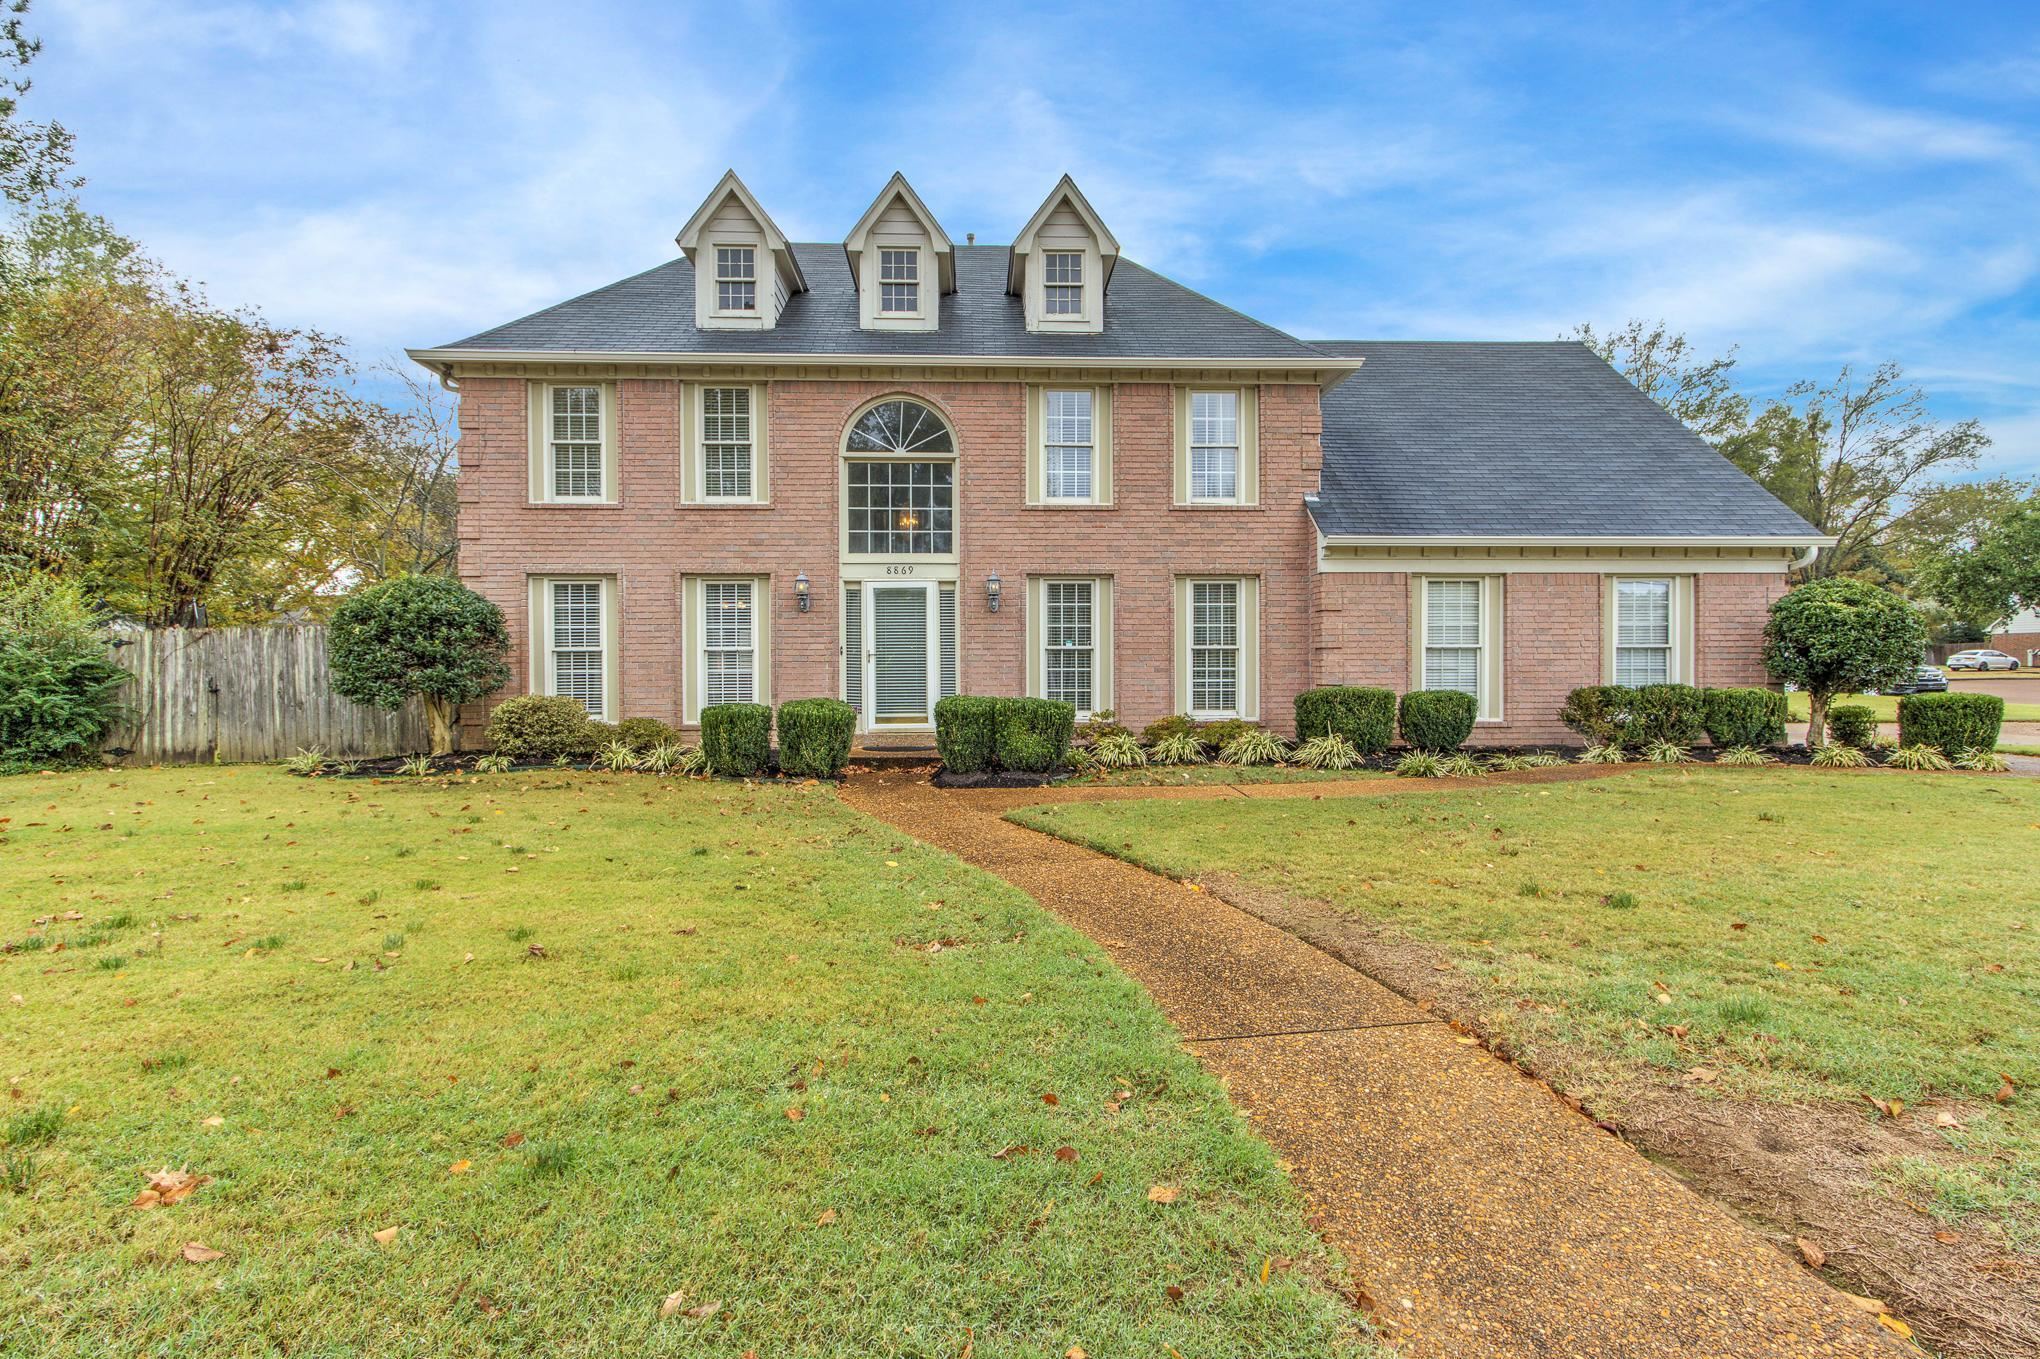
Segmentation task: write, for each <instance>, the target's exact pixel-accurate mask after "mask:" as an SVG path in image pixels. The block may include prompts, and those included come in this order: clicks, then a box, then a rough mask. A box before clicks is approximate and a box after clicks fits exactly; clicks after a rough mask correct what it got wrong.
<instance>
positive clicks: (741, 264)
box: [715, 245, 758, 312]
mask: <svg viewBox="0 0 2040 1359" xmlns="http://www.w3.org/2000/svg"><path fill="white" fill-rule="evenodd" d="M715 308H716V310H717V311H739V312H754V311H756V310H758V252H757V250H756V248H755V247H752V246H748V245H719V246H717V247H716V248H715Z"/></svg>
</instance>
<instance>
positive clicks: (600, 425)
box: [539, 382, 616, 505]
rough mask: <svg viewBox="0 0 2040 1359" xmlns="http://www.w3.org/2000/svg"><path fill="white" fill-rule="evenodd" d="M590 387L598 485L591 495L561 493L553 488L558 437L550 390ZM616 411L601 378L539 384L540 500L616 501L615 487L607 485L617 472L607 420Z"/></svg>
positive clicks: (566, 502) (569, 502)
mask: <svg viewBox="0 0 2040 1359" xmlns="http://www.w3.org/2000/svg"><path fill="white" fill-rule="evenodd" d="M581 388H592V389H594V392H595V449H596V467H597V469H598V472H599V475H600V478H601V483H602V484H601V486H600V487H599V488H598V489H597V490H596V493H595V494H594V495H561V494H559V493H558V491H557V490H555V489H554V488H555V487H557V486H558V485H559V480H558V475H557V473H558V467H557V463H556V460H555V458H554V456H553V454H554V449H555V446H556V445H557V444H558V442H559V441H558V440H556V439H554V438H553V393H554V392H561V391H572V390H576V389H581ZM614 416H615V413H614V412H613V411H612V410H611V409H610V401H609V386H608V384H607V383H602V382H547V383H542V384H541V385H540V387H539V421H540V424H539V437H540V438H541V439H542V440H543V441H544V447H543V450H542V453H541V466H540V468H539V489H540V490H541V491H542V492H543V497H542V498H543V500H544V501H545V503H547V504H551V505H607V504H610V503H612V502H614V501H615V499H616V496H615V494H614V492H615V490H616V488H615V487H614V486H612V485H610V478H612V477H613V476H615V475H616V472H615V469H614V468H612V467H611V465H610V463H611V459H610V456H609V449H610V446H611V439H610V421H611V420H612V419H614Z"/></svg>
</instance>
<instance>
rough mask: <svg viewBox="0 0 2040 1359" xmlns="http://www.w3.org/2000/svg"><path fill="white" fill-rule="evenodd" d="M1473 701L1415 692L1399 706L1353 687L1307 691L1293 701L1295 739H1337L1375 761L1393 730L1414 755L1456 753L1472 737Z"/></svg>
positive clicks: (1448, 693)
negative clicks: (1400, 732) (1420, 752)
mask: <svg viewBox="0 0 2040 1359" xmlns="http://www.w3.org/2000/svg"><path fill="white" fill-rule="evenodd" d="M1474 716H1475V705H1474V701H1473V695H1471V694H1462V693H1460V692H1459V691H1457V690H1455V689H1417V690H1413V691H1412V692H1410V693H1407V694H1404V695H1403V696H1402V700H1401V702H1400V704H1398V702H1397V701H1396V696H1395V691H1394V690H1393V689H1376V688H1367V687H1364V686H1361V685H1353V684H1334V685H1326V686H1324V687H1322V688H1317V689H1306V690H1304V691H1303V692H1302V693H1300V694H1298V695H1297V696H1296V735H1297V738H1298V739H1299V740H1304V741H1308V740H1310V739H1312V738H1313V737H1318V736H1326V735H1330V736H1340V737H1344V738H1345V739H1346V741H1347V742H1348V743H1349V744H1351V745H1352V747H1353V749H1354V750H1355V751H1357V752H1359V753H1360V754H1362V755H1379V754H1381V752H1382V751H1384V750H1387V749H1388V746H1389V742H1390V741H1392V740H1394V738H1395V734H1396V730H1397V728H1398V727H1400V728H1401V730H1402V738H1403V743H1404V744H1406V745H1408V746H1409V747H1410V748H1411V749H1413V750H1433V751H1437V750H1457V749H1458V748H1459V747H1460V746H1461V745H1463V744H1464V743H1465V741H1466V738H1467V737H1469V736H1471V735H1473V720H1474Z"/></svg>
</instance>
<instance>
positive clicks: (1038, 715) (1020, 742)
mask: <svg viewBox="0 0 2040 1359" xmlns="http://www.w3.org/2000/svg"><path fill="white" fill-rule="evenodd" d="M1076 724H1077V710H1076V709H1075V708H1072V707H1071V706H1070V705H1069V704H1067V703H1058V702H1056V701H1055V700H1054V699H1048V698H1002V699H1000V700H998V735H997V739H996V744H995V745H994V747H993V754H994V757H995V758H996V759H997V760H998V762H999V767H1000V768H1001V769H1011V770H1016V771H1019V772H1022V773H1029V774H1045V773H1047V772H1048V771H1049V770H1051V769H1059V768H1061V767H1062V766H1063V765H1065V764H1067V763H1069V758H1070V733H1071V732H1072V731H1073V730H1074V729H1075V727H1076Z"/></svg>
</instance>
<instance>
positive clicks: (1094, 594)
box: [1036, 576, 1104, 722]
mask: <svg viewBox="0 0 2040 1359" xmlns="http://www.w3.org/2000/svg"><path fill="white" fill-rule="evenodd" d="M1058 585H1081V586H1083V587H1084V589H1085V592H1086V594H1087V596H1088V602H1087V603H1086V605H1085V609H1086V612H1087V613H1088V614H1089V615H1090V632H1091V645H1090V646H1089V647H1088V648H1083V649H1084V650H1088V651H1089V652H1090V656H1091V706H1090V707H1088V708H1086V707H1082V706H1078V705H1074V704H1073V705H1072V706H1073V707H1076V708H1077V720H1078V721H1079V722H1088V721H1089V720H1090V718H1091V714H1092V713H1094V712H1098V711H1100V706H1099V703H1098V694H1099V689H1100V684H1101V681H1102V679H1103V677H1104V674H1103V670H1102V668H1101V667H1100V665H1099V660H1098V657H1099V652H1100V651H1101V650H1102V649H1103V648H1102V646H1101V644H1100V639H1099V636H1098V625H1099V623H1100V621H1101V619H1100V616H1099V614H1100V610H1099V596H1100V595H1101V594H1102V593H1103V587H1102V586H1101V585H1100V584H1099V582H1098V580H1097V578H1096V577H1094V576H1044V577H1043V578H1042V580H1041V589H1040V598H1041V635H1040V638H1039V640H1038V642H1037V643H1036V645H1037V648H1038V651H1039V656H1038V661H1039V663H1040V666H1041V696H1042V697H1043V698H1054V697H1055V696H1054V695H1053V694H1051V693H1049V692H1048V657H1049V645H1048V609H1049V604H1048V592H1049V590H1050V589H1052V588H1053V587H1055V586H1058ZM1056 649H1057V650H1059V651H1061V650H1077V649H1078V648H1065V647H1058V648H1056Z"/></svg>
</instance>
